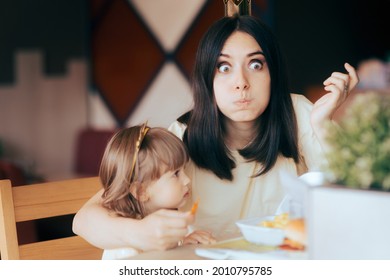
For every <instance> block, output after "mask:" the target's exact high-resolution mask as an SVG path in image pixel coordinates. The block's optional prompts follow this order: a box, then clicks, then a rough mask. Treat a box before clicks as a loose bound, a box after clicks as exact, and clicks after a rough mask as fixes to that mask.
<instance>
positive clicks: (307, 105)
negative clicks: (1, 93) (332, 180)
mask: <svg viewBox="0 0 390 280" xmlns="http://www.w3.org/2000/svg"><path fill="white" fill-rule="evenodd" d="M291 97H292V100H293V106H294V110H295V113H296V116H297V123H298V141H299V142H298V143H299V150H300V154H301V155H302V156H303V159H304V162H303V163H302V164H300V166H297V165H296V164H295V163H294V161H293V160H292V159H287V158H284V157H283V156H279V158H278V160H277V162H276V164H275V166H274V167H273V168H272V170H270V171H269V172H267V173H266V174H265V175H262V176H259V177H255V178H251V176H252V175H253V174H255V173H256V172H257V171H258V170H259V168H260V164H259V163H255V162H246V161H245V159H244V158H242V157H241V156H240V154H239V153H238V152H237V151H232V155H233V156H234V158H235V161H236V164H237V167H236V168H235V169H234V170H233V178H234V179H233V181H228V180H221V179H219V178H218V177H217V176H215V175H214V174H213V173H212V172H210V171H207V170H204V169H200V168H197V167H196V166H195V164H192V163H190V164H189V166H188V169H187V175H188V176H189V177H190V178H191V180H192V201H194V200H196V199H198V198H199V199H200V202H199V207H198V211H197V215H196V222H195V225H194V226H195V228H199V229H206V230H211V231H212V233H213V234H214V235H215V236H216V237H217V238H218V237H223V236H227V235H232V234H234V233H237V232H238V228H237V226H236V225H235V222H236V221H237V220H240V219H244V218H251V217H261V216H267V215H274V214H275V212H276V210H277V208H278V206H279V205H280V203H281V201H282V200H283V198H284V196H285V193H284V189H283V186H282V184H281V174H283V172H287V173H290V174H292V175H295V176H299V175H301V174H302V173H305V172H307V171H316V170H318V169H319V167H320V165H321V163H322V161H323V159H324V157H323V156H322V149H321V146H320V144H319V142H318V140H317V138H316V136H315V135H314V132H313V130H312V128H311V125H310V112H311V110H312V106H313V105H312V103H311V102H310V101H309V100H308V99H306V97H304V96H303V95H298V94H292V95H291ZM185 129H186V125H184V124H182V123H179V122H174V123H173V124H172V125H171V126H170V127H169V130H170V131H172V132H173V133H175V134H176V135H177V136H178V137H180V138H181V139H182V136H183V134H184V131H185ZM190 206H191V205H190V204H189V205H188V206H187V209H188V208H189V207H190Z"/></svg>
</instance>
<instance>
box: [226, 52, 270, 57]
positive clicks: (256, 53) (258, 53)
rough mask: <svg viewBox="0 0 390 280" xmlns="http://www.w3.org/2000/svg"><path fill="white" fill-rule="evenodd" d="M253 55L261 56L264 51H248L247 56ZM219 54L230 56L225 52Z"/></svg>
mask: <svg viewBox="0 0 390 280" xmlns="http://www.w3.org/2000/svg"><path fill="white" fill-rule="evenodd" d="M255 55H262V56H264V53H263V52H262V51H254V52H251V53H248V54H247V57H251V56H255ZM219 56H222V57H227V58H229V57H230V55H228V54H225V53H220V54H219Z"/></svg>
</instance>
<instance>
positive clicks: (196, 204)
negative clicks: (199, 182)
mask: <svg viewBox="0 0 390 280" xmlns="http://www.w3.org/2000/svg"><path fill="white" fill-rule="evenodd" d="M198 204H199V198H198V199H197V200H196V201H195V202H194V204H193V205H192V208H191V215H195V214H196V210H198Z"/></svg>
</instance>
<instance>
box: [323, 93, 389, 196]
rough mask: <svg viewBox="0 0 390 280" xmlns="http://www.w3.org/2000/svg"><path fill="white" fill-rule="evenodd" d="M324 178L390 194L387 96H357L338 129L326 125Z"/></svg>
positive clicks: (353, 186)
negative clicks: (325, 172) (326, 162)
mask: <svg viewBox="0 0 390 280" xmlns="http://www.w3.org/2000/svg"><path fill="white" fill-rule="evenodd" d="M327 140H328V143H329V145H330V151H329V152H328V155H327V158H328V161H329V165H328V166H327V168H326V169H327V171H328V172H327V174H329V175H330V178H329V179H330V180H331V181H332V182H334V183H336V184H340V185H344V186H346V187H349V188H357V189H372V190H381V191H390V96H389V95H380V94H378V93H375V92H367V93H364V94H359V95H357V96H356V98H355V99H354V100H353V102H352V103H351V106H350V107H348V108H347V110H346V113H345V116H344V118H343V119H342V120H341V122H340V128H338V127H335V126H332V125H329V127H328V139H327Z"/></svg>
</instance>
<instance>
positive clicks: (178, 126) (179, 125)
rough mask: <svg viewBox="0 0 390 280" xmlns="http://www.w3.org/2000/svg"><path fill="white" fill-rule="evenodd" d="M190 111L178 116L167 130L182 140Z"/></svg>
mask: <svg viewBox="0 0 390 280" xmlns="http://www.w3.org/2000/svg"><path fill="white" fill-rule="evenodd" d="M190 115H191V111H189V112H187V113H185V114H183V115H182V116H180V117H179V118H178V119H177V120H176V121H174V122H173V123H172V124H171V125H170V126H169V127H168V130H169V131H170V132H172V133H173V134H175V135H176V136H177V137H179V138H180V139H181V140H183V135H184V132H185V131H186V129H187V123H188V120H189V118H190Z"/></svg>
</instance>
